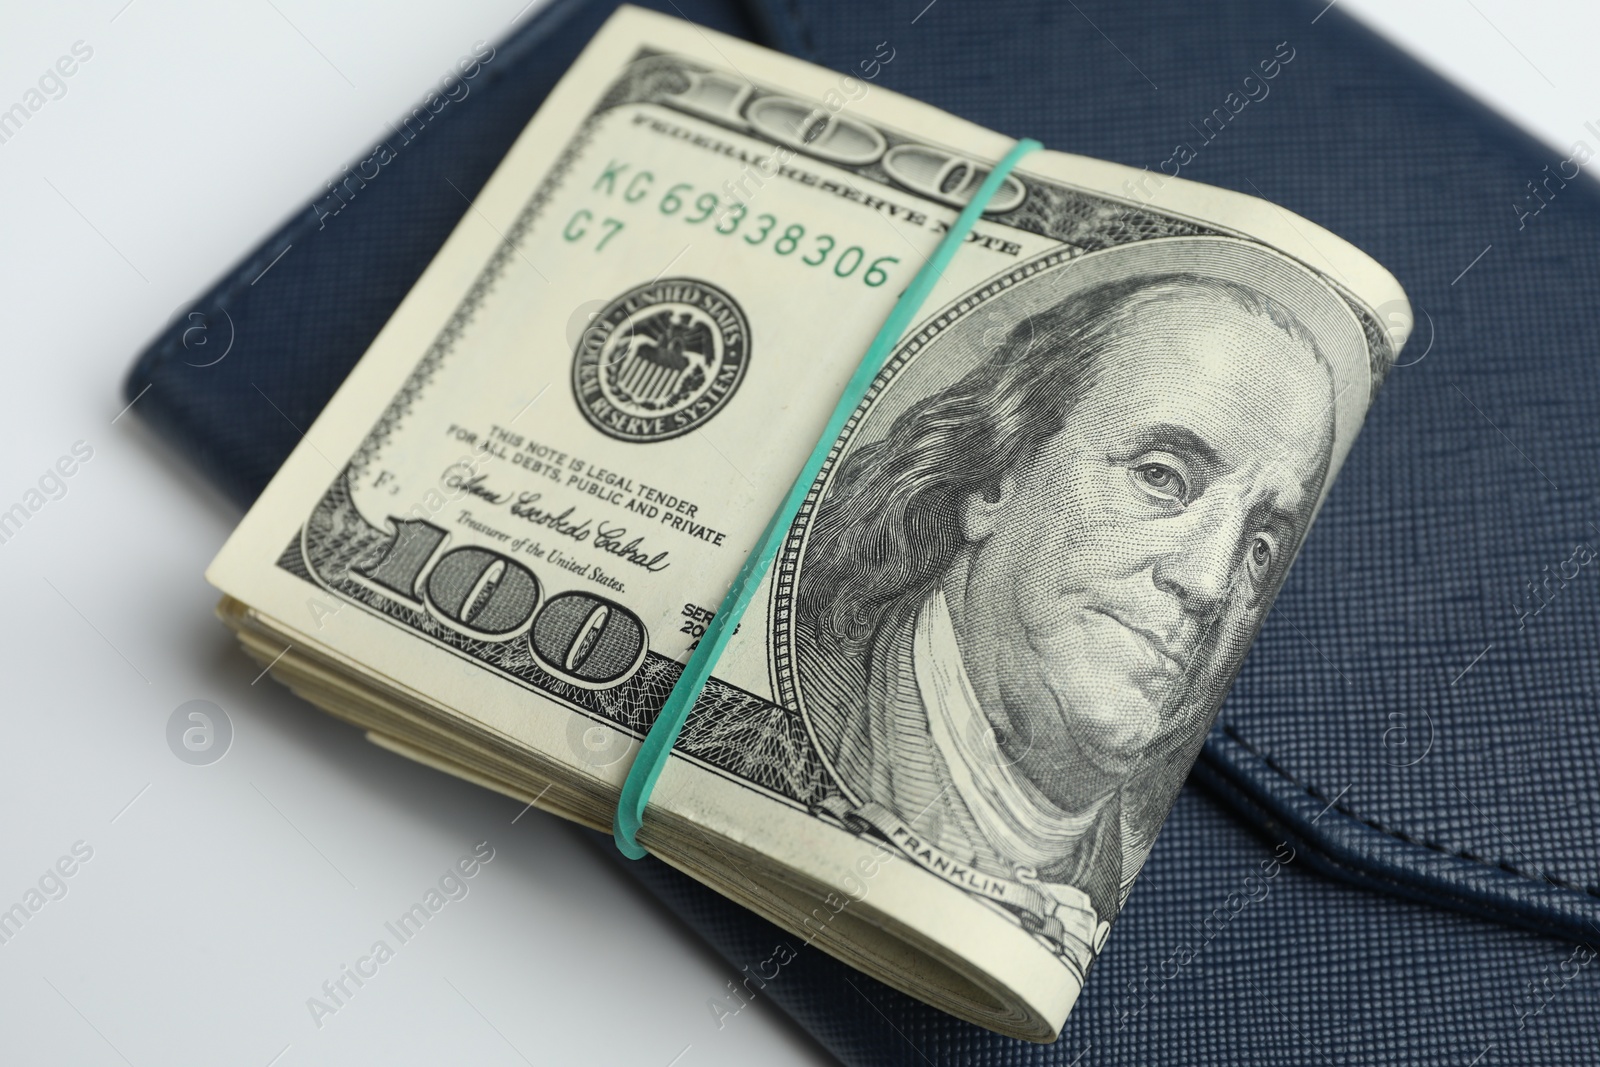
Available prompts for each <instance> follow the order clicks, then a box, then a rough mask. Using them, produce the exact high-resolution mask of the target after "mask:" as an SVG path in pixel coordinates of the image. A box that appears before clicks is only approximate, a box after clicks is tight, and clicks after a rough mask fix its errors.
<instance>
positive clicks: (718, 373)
mask: <svg viewBox="0 0 1600 1067" xmlns="http://www.w3.org/2000/svg"><path fill="white" fill-rule="evenodd" d="M749 360H750V326H749V323H747V322H746V321H745V317H744V312H743V311H741V310H740V308H739V305H738V304H736V303H734V302H733V298H732V297H730V296H729V295H728V294H727V293H725V292H723V291H722V290H721V289H718V288H717V287H716V286H714V285H711V284H709V283H707V282H702V281H697V280H696V279H693V278H664V279H662V280H660V281H656V282H651V283H650V284H648V285H641V286H639V287H638V288H636V289H630V290H629V291H628V292H626V293H624V294H622V295H621V296H619V297H617V299H615V300H613V301H612V302H611V303H610V304H608V305H606V306H605V308H604V309H602V310H601V311H600V313H599V314H598V315H596V316H595V318H594V322H593V324H592V325H590V326H589V327H588V329H586V330H584V332H583V335H582V336H581V337H580V338H579V340H578V345H577V350H576V351H575V352H574V354H573V361H572V393H573V396H574V397H575V398H576V399H577V401H578V407H579V409H580V410H582V412H583V414H584V417H585V418H587V419H588V420H589V422H590V423H592V424H593V425H594V428H595V429H597V430H599V431H600V432H601V433H603V434H606V435H607V436H609V437H615V438H617V439H618V440H621V441H641V442H645V441H665V440H667V439H669V438H672V437H678V436H680V435H682V434H686V433H688V432H689V431H690V430H693V429H695V428H696V427H698V426H700V425H702V424H703V423H705V422H706V420H708V419H710V418H711V416H713V415H715V414H716V413H717V412H718V411H720V410H722V407H723V405H724V404H726V403H727V402H728V398H729V397H731V396H733V392H734V390H735V389H737V388H738V387H739V382H740V381H741V380H742V379H743V378H744V369H745V365H746V364H747V363H748V362H749Z"/></svg>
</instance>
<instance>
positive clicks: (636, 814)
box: [611, 138, 1044, 860]
mask: <svg viewBox="0 0 1600 1067" xmlns="http://www.w3.org/2000/svg"><path fill="white" fill-rule="evenodd" d="M1043 147H1044V146H1043V145H1041V144H1040V143H1039V142H1038V141H1034V140H1031V139H1029V138H1023V139H1022V140H1020V141H1018V142H1017V143H1016V144H1015V145H1013V146H1012V148H1011V151H1010V152H1007V153H1006V156H1005V158H1004V159H1002V160H1001V161H1000V162H999V163H998V164H997V165H996V166H995V168H994V169H993V170H991V171H990V172H989V176H988V177H987V178H985V179H984V182H983V184H982V185H981V186H979V187H978V191H977V192H976V193H975V194H973V197H972V199H971V200H970V201H968V203H967V206H966V207H965V208H963V209H962V211H961V214H960V216H959V217H958V218H957V219H956V221H955V222H954V223H953V224H952V225H951V227H950V232H949V233H948V234H946V235H945V238H944V240H943V241H941V242H939V247H938V248H937V249H935V250H934V253H933V256H932V257H931V258H930V259H929V260H928V261H927V262H926V263H925V264H923V266H922V269H921V270H919V271H918V272H917V275H916V277H915V278H913V279H912V280H911V284H910V285H909V286H908V287H907V288H906V291H905V292H904V293H902V294H901V295H900V299H899V300H898V301H897V302H896V303H895V305H894V309H893V310H892V311H890V312H889V317H888V318H887V319H886V320H884V323H883V327H882V328H881V329H880V330H879V331H878V335H877V336H876V337H874V338H873V339H872V345H871V346H870V347H869V348H868V349H867V354H866V355H865V356H863V357H862V358H861V364H860V365H859V366H858V367H856V370H855V373H854V374H853V375H851V377H850V382H849V384H847V385H846V386H845V389H844V394H843V395H842V396H840V397H839V403H838V405H837V406H836V407H835V408H834V409H833V415H832V417H830V418H829V419H828V425H827V427H826V428H825V429H824V430H823V431H822V436H821V437H820V438H819V439H818V440H817V445H816V447H815V448H813V449H812V450H811V455H810V457H808V458H807V459H806V462H805V466H803V467H801V468H800V473H799V474H798V475H796V477H795V480H794V484H793V485H791V486H790V487H789V492H788V494H787V495H786V496H785V497H784V498H783V503H782V504H781V505H779V507H778V510H777V511H776V512H774V513H773V516H772V518H771V519H770V520H769V521H768V522H767V528H766V530H764V531H763V532H762V534H761V539H760V540H759V541H758V542H756V545H755V547H754V548H753V549H751V551H750V554H749V555H748V556H746V557H745V560H744V565H743V566H742V567H740V568H739V573H738V575H737V576H736V577H735V578H734V580H733V585H731V586H729V588H728V594H727V596H726V597H724V598H723V601H722V605H721V606H720V607H719V608H717V613H716V614H715V615H714V616H712V618H711V622H710V623H708V624H707V625H706V631H705V633H704V634H703V635H701V638H700V644H699V645H697V646H696V647H695V650H694V654H693V655H692V656H690V657H689V662H688V663H687V664H685V665H684V668H683V673H682V674H680V675H679V676H678V681H677V684H675V685H674V686H673V687H672V692H671V693H670V694H669V695H668V696H667V702H666V704H665V706H663V707H662V709H661V714H660V715H658V716H656V720H655V722H654V723H653V724H652V725H651V727H650V729H649V731H648V732H647V733H646V734H645V738H644V743H643V744H641V745H640V746H639V752H638V754H637V755H636V756H635V757H634V759H633V766H632V767H630V768H629V769H628V777H627V779H626V780H625V781H624V782H623V783H622V795H621V797H620V798H619V799H618V801H617V814H616V817H615V818H614V819H613V820H612V824H611V825H612V836H613V838H615V840H616V842H617V851H619V852H621V853H622V854H623V855H624V856H627V857H628V858H629V859H635V860H637V859H643V858H644V857H645V856H646V855H648V852H647V851H646V850H645V849H644V848H643V847H642V846H641V845H640V844H639V842H638V839H637V836H636V835H637V834H638V833H639V828H640V827H641V826H643V825H644V809H645V805H647V804H648V803H650V794H651V793H652V792H654V790H655V787H656V781H657V779H659V778H660V777H661V772H662V771H663V770H664V769H665V768H666V765H667V757H668V756H670V755H671V754H672V746H673V745H675V744H677V742H678V735H679V734H680V733H682V732H683V724H684V723H685V722H687V721H688V719H689V709H691V708H692V707H694V703H695V701H696V700H698V699H699V698H700V694H701V692H703V691H704V690H705V687H706V682H707V681H708V680H710V678H711V670H712V668H713V667H715V666H716V664H717V659H718V657H720V656H721V655H722V650H723V649H724V648H726V647H727V644H728V639H729V638H731V637H732V636H733V632H734V630H736V629H738V626H739V620H740V619H741V618H742V617H743V616H744V612H745V609H746V608H748V607H749V606H750V601H751V600H752V599H753V598H754V597H755V595H756V589H757V587H759V586H760V585H761V580H762V578H764V577H766V573H767V570H768V568H770V567H771V566H772V561H773V559H775V558H776V557H777V555H778V550H779V549H780V548H781V547H782V546H783V540H784V538H785V537H787V536H788V532H789V526H790V525H791V524H792V523H793V522H794V517H795V515H797V514H798V513H799V511H800V505H801V503H802V502H803V501H804V500H805V498H806V494H807V493H808V492H810V490H811V483H812V482H813V481H815V480H816V477H817V473H818V472H819V471H820V470H821V469H822V464H823V462H824V461H825V460H826V459H827V458H828V453H829V452H830V451H832V449H833V443H834V441H835V440H837V439H838V436H839V433H840V432H841V431H842V430H843V429H844V424H845V421H846V420H847V419H849V418H850V415H851V413H852V412H854V411H855V409H856V406H857V405H858V404H859V403H861V398H862V397H863V396H865V395H866V392H867V389H868V388H869V387H870V386H871V385H872V380H873V379H874V378H876V377H877V376H878V371H879V370H880V369H881V368H882V367H883V364H884V363H885V362H886V361H887V360H888V358H889V355H890V353H892V352H893V351H894V347H895V345H896V344H897V343H898V342H899V340H900V335H901V334H902V333H904V332H905V330H906V327H907V326H909V325H911V320H912V319H913V318H915V317H916V314H917V312H918V311H920V310H921V309H922V304H923V302H924V301H925V300H927V298H928V294H929V293H930V292H932V291H933V287H934V285H936V284H937V283H938V281H939V279H940V278H942V277H943V276H944V269H945V267H946V266H947V265H949V263H950V260H951V259H952V258H954V256H955V254H956V251H957V249H959V248H960V247H961V245H962V243H963V242H964V241H966V239H967V234H968V233H970V232H971V231H972V227H973V226H974V225H975V224H976V223H977V221H978V218H979V216H981V215H982V214H983V209H984V208H985V207H987V206H988V205H989V200H990V198H992V197H993V196H994V194H995V193H996V192H997V191H998V190H999V189H1000V185H1001V183H1002V182H1004V181H1005V180H1006V176H1007V175H1008V174H1010V173H1011V171H1012V169H1013V168H1014V167H1016V165H1017V163H1018V161H1020V160H1021V159H1022V157H1024V156H1026V155H1028V154H1029V153H1030V152H1036V151H1038V150H1039V149H1040V148H1043Z"/></svg>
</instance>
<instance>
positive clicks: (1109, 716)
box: [945, 301, 1333, 806]
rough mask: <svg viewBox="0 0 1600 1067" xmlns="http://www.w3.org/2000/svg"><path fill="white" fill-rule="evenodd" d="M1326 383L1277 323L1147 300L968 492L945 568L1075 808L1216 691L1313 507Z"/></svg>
mask: <svg viewBox="0 0 1600 1067" xmlns="http://www.w3.org/2000/svg"><path fill="white" fill-rule="evenodd" d="M1332 398H1333V391H1332V380H1331V377H1330V375H1329V372H1328V370H1327V368H1326V367H1324V366H1323V365H1322V364H1321V363H1319V362H1318V361H1317V360H1316V358H1315V356H1314V355H1313V353H1312V350H1311V349H1310V347H1309V346H1307V345H1305V344H1303V343H1301V342H1299V341H1296V340H1295V339H1294V338H1293V337H1291V336H1290V335H1288V334H1287V333H1285V332H1284V331H1283V330H1282V329H1280V328H1278V327H1277V326H1274V325H1273V324H1272V323H1271V322H1270V321H1269V320H1267V319H1265V318H1263V317H1261V316H1258V315H1252V314H1250V313H1248V312H1245V311H1243V310H1237V309H1234V308H1232V307H1226V308H1219V307H1218V306H1216V305H1215V304H1213V303H1211V302H1207V303H1206V304H1204V305H1199V306H1197V305H1196V304H1194V303H1193V302H1178V301H1173V302H1171V303H1169V304H1166V305H1158V306H1155V307H1153V308H1150V309H1148V310H1147V311H1144V312H1141V313H1140V314H1139V316H1138V317H1137V319H1136V321H1135V322H1134V323H1132V324H1131V325H1129V326H1128V327H1127V329H1126V330H1124V332H1123V333H1122V335H1121V336H1120V337H1119V338H1117V339H1115V340H1114V341H1113V342H1112V343H1111V345H1110V347H1108V348H1107V349H1106V350H1105V351H1104V353H1103V355H1102V357H1101V359H1100V360H1099V361H1098V372H1097V375H1096V380H1095V382H1094V384H1092V385H1091V386H1090V387H1089V388H1088V389H1087V390H1086V391H1085V392H1084V394H1083V395H1082V396H1081V397H1080V398H1079V400H1078V402H1077V404H1076V405H1075V406H1073V407H1072V409H1071V413H1070V415H1069V416H1068V417H1067V419H1066V426H1065V428H1064V429H1062V430H1061V431H1059V432H1058V433H1056V434H1055V435H1054V436H1053V437H1051V438H1048V439H1047V440H1046V441H1045V442H1044V443H1043V445H1042V447H1040V448H1039V449H1038V451H1037V452H1036V453H1035V454H1033V455H1032V456H1029V457H1027V458H1025V459H1024V460H1023V461H1022V463H1021V464H1019V465H1018V466H1017V468H1016V469H1014V470H1012V471H1011V472H1010V473H1009V474H1008V475H1007V476H1006V477H1005V478H1004V479H1003V481H1002V483H1001V484H1000V485H999V486H998V487H997V488H996V489H992V490H990V491H989V492H987V493H974V494H971V495H970V496H969V497H967V498H966V500H965V501H964V502H963V506H962V514H961V521H962V526H963V531H964V534H965V536H966V538H967V542H968V543H967V545H966V547H965V548H964V549H963V550H962V551H961V553H959V554H958V556H957V559H956V565H955V566H954V567H952V570H951V571H950V574H949V576H947V579H946V583H945V585H946V591H947V594H948V596H949V599H950V603H951V614H952V617H953V620H954V622H955V627H956V634H957V639H958V641H959V643H960V645H961V650H962V658H963V660H964V661H965V663H966V666H967V670H968V675H969V677H970V678H971V680H972V682H973V685H974V688H975V690H976V692H977V695H978V697H979V700H980V701H981V703H982V704H983V707H984V708H985V711H986V712H987V713H988V715H989V717H990V719H991V720H992V721H993V723H994V725H995V727H996V728H997V731H998V733H999V735H1000V741H1001V746H1002V749H1003V751H1004V752H1005V753H1006V755H1007V756H1008V757H1009V758H1010V759H1013V760H1014V761H1015V762H1016V765H1017V767H1018V769H1019V770H1021V771H1022V772H1023V774H1024V775H1026V776H1027V777H1028V778H1030V779H1031V780H1032V781H1034V782H1035V784H1037V785H1038V786H1039V787H1040V788H1041V789H1042V790H1043V791H1044V792H1045V794H1046V795H1047V796H1050V797H1051V798H1052V799H1054V800H1056V801H1057V802H1059V803H1062V804H1065V805H1069V806H1074V805H1076V804H1081V803H1083V802H1086V801H1087V800H1090V799H1093V798H1094V797H1095V796H1098V795H1103V794H1104V793H1105V792H1106V791H1108V790H1109V789H1113V788H1115V787H1116V786H1117V785H1119V784H1120V783H1121V781H1122V780H1123V779H1124V778H1125V777H1126V775H1127V774H1128V773H1129V772H1130V770H1131V769H1132V768H1133V766H1134V764H1135V760H1136V758H1137V757H1138V756H1139V755H1140V753H1141V752H1142V751H1143V750H1144V749H1145V748H1146V747H1147V746H1148V745H1149V744H1150V742H1152V741H1153V740H1156V739H1157V738H1159V737H1160V736H1161V735H1162V734H1163V732H1164V731H1167V730H1170V729H1172V728H1174V727H1176V726H1179V725H1181V724H1182V722H1181V720H1184V719H1186V718H1190V717H1192V714H1193V712H1194V708H1193V706H1192V701H1188V702H1186V701H1185V696H1186V695H1188V694H1190V693H1191V692H1192V693H1195V694H1198V695H1200V696H1201V697H1202V698H1203V699H1204V700H1206V701H1209V700H1214V699H1217V698H1219V697H1220V695H1221V693H1220V689H1221V686H1222V685H1224V684H1225V683H1226V682H1227V681H1228V680H1229V679H1230V678H1231V676H1232V674H1233V671H1234V670H1235V669H1236V667H1237V664H1238V662H1239V661H1240V660H1241V659H1242V658H1243V655H1244V652H1245V650H1246V648H1247V647H1248V645H1249V642H1250V640H1251V638H1252V637H1253V636H1254V633H1255V630H1256V627H1257V624H1258V623H1259V621H1260V618H1261V614H1262V613H1263V612H1264V611H1265V610H1266V607H1267V605H1268V604H1269V603H1270V600H1271V597H1272V594H1273V592H1274V591H1275V590H1276V588H1277V585H1278V582H1279V580H1280V579H1281V578H1282V575H1283V570H1284V567H1285V566H1286V565H1287V564H1288V562H1289V557H1290V555H1291V553H1292V552H1293V551H1294V549H1295V546H1296V545H1297V544H1298V543H1299V540H1300V535H1301V533H1302V532H1303V530H1304V526H1305V523H1306V522H1307V521H1308V519H1309V517H1310V512H1311V508H1312V506H1313V505H1314V504H1315V501H1316V497H1317V493H1318V492H1319V488H1320V485H1321V482H1322V475H1323V471H1324V469H1325V467H1326V463H1327V457H1328V452H1329V448H1330V443H1331V440H1332V419H1333V408H1332Z"/></svg>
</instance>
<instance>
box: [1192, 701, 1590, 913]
mask: <svg viewBox="0 0 1600 1067" xmlns="http://www.w3.org/2000/svg"><path fill="white" fill-rule="evenodd" d="M1222 732H1223V733H1224V734H1226V735H1227V736H1228V737H1229V738H1231V739H1233V740H1234V741H1237V742H1238V743H1239V744H1240V745H1242V746H1243V747H1244V749H1245V751H1247V752H1249V753H1250V754H1251V755H1252V756H1255V757H1256V758H1257V759H1259V760H1260V761H1261V762H1262V763H1263V764H1264V765H1266V767H1267V769H1268V770H1271V771H1272V772H1273V773H1275V774H1277V775H1278V776H1279V777H1281V778H1283V779H1284V780H1285V781H1288V782H1289V783H1291V784H1292V785H1295V786H1297V787H1298V788H1300V789H1302V790H1304V791H1305V792H1306V794H1307V795H1308V796H1311V797H1314V798H1316V799H1317V800H1319V801H1322V802H1324V803H1328V804H1330V805H1331V807H1332V808H1333V810H1335V811H1337V812H1339V814H1341V815H1343V816H1345V817H1346V818H1348V819H1351V820H1353V821H1355V822H1358V823H1361V824H1362V825H1363V826H1367V827H1370V828H1372V829H1374V830H1377V831H1378V832H1379V833H1381V834H1385V835H1387V836H1389V837H1393V838H1395V839H1397V840H1400V841H1404V842H1406V843H1407V844H1409V845H1416V846H1418V847H1420V848H1425V849H1428V850H1429V851H1430V852H1438V853H1440V854H1441V855H1445V856H1450V857H1452V858H1454V859H1463V860H1467V861H1468V862H1470V863H1476V864H1479V865H1480V866H1484V867H1492V868H1495V869H1498V870H1502V871H1505V872H1506V873H1508V874H1513V875H1516V876H1517V877H1519V878H1527V879H1529V880H1536V881H1541V882H1546V883H1548V884H1550V885H1553V886H1555V887H1557V888H1559V889H1569V890H1573V891H1575V892H1579V893H1583V894H1584V895H1586V896H1590V897H1594V898H1596V899H1600V887H1597V886H1586V885H1582V884H1580V883H1578V882H1574V881H1572V880H1571V879H1568V878H1564V877H1562V876H1560V875H1550V874H1545V873H1543V872H1540V871H1532V870H1526V869H1523V868H1520V867H1518V866H1517V865H1515V864H1513V863H1510V862H1509V861H1506V860H1498V861H1496V860H1491V859H1488V858H1486V857H1483V856H1479V855H1477V854H1476V853H1474V852H1472V851H1471V850H1469V849H1453V848H1450V847H1449V846H1447V845H1441V844H1438V843H1437V842H1434V841H1427V840H1424V839H1423V838H1420V837H1417V836H1416V835H1414V834H1410V833H1407V832H1406V831H1404V830H1398V829H1395V828H1393V827H1390V826H1387V825H1385V824H1384V823H1382V822H1380V821H1379V820H1377V819H1374V818H1371V817H1369V816H1366V815H1360V814H1357V813H1356V812H1355V811H1354V810H1352V809H1351V808H1349V807H1348V806H1346V805H1344V804H1341V803H1339V802H1338V799H1337V798H1333V799H1331V800H1330V798H1329V797H1328V796H1327V795H1326V794H1325V793H1324V792H1322V791H1321V790H1319V789H1318V788H1317V787H1316V786H1314V785H1311V784H1310V783H1308V782H1304V781H1302V780H1301V779H1300V778H1298V777H1296V776H1295V775H1294V774H1293V773H1292V772H1291V771H1289V770H1288V769H1286V768H1284V767H1283V766H1281V765H1279V764H1278V763H1277V761H1275V760H1274V759H1273V758H1272V757H1271V756H1269V755H1267V753H1266V752H1264V751H1262V750H1261V749H1260V748H1258V747H1256V745H1254V744H1253V743H1251V742H1250V741H1248V740H1246V739H1245V737H1244V735H1242V734H1240V733H1239V731H1238V729H1237V728H1235V727H1233V726H1230V725H1228V724H1226V723H1224V724H1223V726H1222Z"/></svg>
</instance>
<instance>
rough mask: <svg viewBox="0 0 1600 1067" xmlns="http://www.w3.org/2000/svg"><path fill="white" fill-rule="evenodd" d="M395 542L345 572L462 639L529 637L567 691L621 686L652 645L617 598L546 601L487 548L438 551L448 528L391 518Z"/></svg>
mask: <svg viewBox="0 0 1600 1067" xmlns="http://www.w3.org/2000/svg"><path fill="white" fill-rule="evenodd" d="M389 521H390V522H391V523H393V525H394V536H393V537H392V538H391V539H390V540H389V542H388V544H387V545H385V546H383V548H382V549H381V550H380V554H379V555H378V556H377V558H376V560H375V561H374V562H372V563H370V564H362V563H358V564H356V565H355V566H353V567H351V568H350V573H351V574H353V575H354V576H355V577H356V578H357V579H358V580H360V581H361V582H363V583H364V584H366V585H368V586H370V587H371V588H373V589H375V590H377V591H379V592H381V593H383V594H384V595H385V596H390V597H396V598H398V599H400V600H403V601H405V602H406V603H408V604H410V605H411V606H412V607H415V608H419V609H421V610H423V611H426V612H427V613H428V614H429V615H430V616H431V617H433V618H434V619H437V620H438V621H439V622H440V623H441V624H443V625H445V626H447V627H449V628H450V629H452V630H454V631H455V632H456V633H459V634H461V635H463V636H465V637H469V638H472V639H474V640H478V641H487V642H491V643H496V644H498V643H501V642H505V641H513V640H517V639H519V638H523V637H526V639H527V644H528V650H529V651H530V652H531V653H532V654H533V657H534V659H535V660H537V661H538V663H539V666H540V667H542V668H544V669H545V670H547V671H549V672H550V673H551V674H553V675H555V676H556V677H558V678H561V679H563V680H564V681H568V682H571V683H572V684H573V685H577V686H582V687H583V688H585V689H606V688H609V687H611V686H614V685H617V684H619V683H621V682H623V681H625V680H626V679H627V678H628V677H629V676H630V675H631V674H633V672H634V671H635V670H637V669H638V667H639V664H640V663H641V662H642V661H643V659H644V654H645V652H646V650H647V649H648V647H649V642H648V639H647V636H646V633H645V627H644V623H643V622H641V621H640V620H639V617H638V616H637V615H635V614H634V613H633V612H631V611H629V610H628V609H627V608H625V607H623V606H622V605H621V604H618V603H617V602H616V601H614V600H608V599H606V598H605V597H601V596H596V595H594V594H593V593H586V592H567V593H559V594H557V595H555V596H553V597H549V598H548V599H546V598H545V596H544V587H543V585H542V584H541V583H540V581H539V579H538V577H537V576H535V575H534V573H533V572H532V571H530V570H529V569H528V568H527V567H525V566H523V565H522V564H521V563H518V562H517V561H516V560H513V559H508V558H507V557H505V556H503V555H501V554H500V553H499V552H495V551H493V550H492V549H487V548H481V547H478V546H476V545H461V546H458V547H456V548H452V549H448V550H445V551H441V550H442V549H444V544H445V541H446V539H447V538H448V537H449V533H448V531H446V530H444V529H443V528H441V527H439V526H436V525H434V524H433V523H431V522H428V521H427V520H426V519H403V518H399V517H396V516H391V517H390V520H389Z"/></svg>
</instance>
